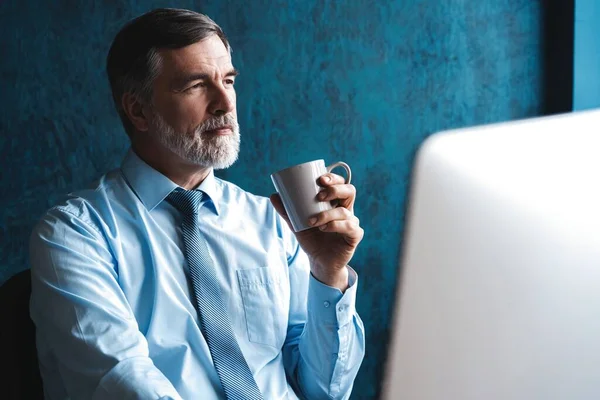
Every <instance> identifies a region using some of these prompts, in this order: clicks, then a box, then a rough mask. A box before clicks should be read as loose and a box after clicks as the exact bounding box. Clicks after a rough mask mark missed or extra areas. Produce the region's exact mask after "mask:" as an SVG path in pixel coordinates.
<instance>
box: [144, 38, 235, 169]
mask: <svg viewBox="0 0 600 400" xmlns="http://www.w3.org/2000/svg"><path fill="white" fill-rule="evenodd" d="M159 55H160V56H161V68H160V73H159V75H158V76H157V77H156V79H155V81H154V85H153V98H152V105H151V107H150V109H149V110H148V113H149V114H150V115H149V116H148V132H147V133H148V134H149V135H152V137H153V138H154V139H155V141H156V142H157V143H158V145H160V146H163V147H166V148H167V149H169V150H170V151H171V152H173V153H175V154H176V155H177V156H179V157H180V158H181V159H182V160H184V161H186V162H188V163H191V164H195V165H198V166H202V167H212V168H215V169H221V168H227V167H229V166H230V165H232V164H233V163H234V162H235V161H236V160H237V156H238V152H239V147H240V133H239V126H238V123H237V114H236V109H235V101H236V97H235V89H234V87H233V86H234V82H235V77H236V74H237V73H236V71H235V69H234V68H233V65H232V63H231V56H230V55H229V51H227V48H226V47H225V45H224V44H223V42H222V41H221V39H220V38H219V37H218V36H216V35H213V36H211V37H209V38H207V39H205V40H203V41H201V42H198V43H195V44H192V45H190V46H187V47H184V48H181V49H175V50H161V51H160V52H159Z"/></svg>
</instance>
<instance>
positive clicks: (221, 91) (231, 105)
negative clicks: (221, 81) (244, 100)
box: [208, 87, 235, 116]
mask: <svg viewBox="0 0 600 400" xmlns="http://www.w3.org/2000/svg"><path fill="white" fill-rule="evenodd" d="M231 90H233V89H231ZM234 99H235V94H232V93H229V91H228V90H227V89H225V88H224V87H215V88H214V89H213V99H212V102H211V103H210V106H209V110H208V111H209V112H210V113H211V114H213V115H215V116H221V115H225V114H229V113H230V112H232V111H233V110H234V109H235V100H234Z"/></svg>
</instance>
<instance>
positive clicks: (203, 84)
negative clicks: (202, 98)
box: [186, 82, 206, 90]
mask: <svg viewBox="0 0 600 400" xmlns="http://www.w3.org/2000/svg"><path fill="white" fill-rule="evenodd" d="M203 87H206V84H205V83H204V82H198V83H196V84H195V85H193V86H190V87H189V88H187V89H186V90H192V89H200V88H203Z"/></svg>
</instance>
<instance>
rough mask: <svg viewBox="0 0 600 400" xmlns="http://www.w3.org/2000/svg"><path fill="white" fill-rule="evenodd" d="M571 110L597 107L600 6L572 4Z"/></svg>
mask: <svg viewBox="0 0 600 400" xmlns="http://www.w3.org/2000/svg"><path fill="white" fill-rule="evenodd" d="M574 58H575V59H574V75H575V76H574V79H573V81H574V82H573V109H574V110H586V109H589V108H596V107H600V3H599V2H598V0H577V1H576V3H575V57H574Z"/></svg>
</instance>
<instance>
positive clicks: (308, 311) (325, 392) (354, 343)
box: [283, 240, 365, 399]
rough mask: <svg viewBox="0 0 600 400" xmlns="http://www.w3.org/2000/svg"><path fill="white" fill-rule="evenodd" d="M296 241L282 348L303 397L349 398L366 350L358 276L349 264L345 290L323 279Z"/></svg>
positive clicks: (289, 372) (289, 373) (288, 370)
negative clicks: (358, 307)
mask: <svg viewBox="0 0 600 400" xmlns="http://www.w3.org/2000/svg"><path fill="white" fill-rule="evenodd" d="M294 242H295V240H294ZM295 243H296V250H295V253H294V254H293V256H292V257H291V258H290V259H288V264H289V270H290V286H291V297H290V298H291V300H290V315H289V326H288V336H287V338H286V342H285V345H284V349H283V356H284V364H285V367H286V374H287V376H288V381H289V382H290V384H291V386H292V387H293V388H294V390H295V391H296V393H297V394H298V395H299V396H300V397H301V398H305V399H347V398H349V397H350V393H351V391H352V385H353V383H354V379H355V378H356V374H357V373H358V369H359V368H360V364H361V362H362V360H363V357H364V354H365V336H364V327H363V323H362V321H361V319H360V317H359V316H358V314H357V312H356V309H355V301H356V288H357V286H358V276H357V274H356V272H355V271H354V270H353V269H352V268H350V267H348V268H349V271H348V272H349V274H348V275H349V284H350V287H349V288H348V289H346V291H345V292H344V293H343V294H342V292H341V291H340V290H339V289H337V288H333V287H330V286H327V285H325V284H323V283H321V282H319V281H318V280H317V279H315V278H314V277H313V276H312V274H310V266H309V261H308V258H307V256H306V254H305V253H304V252H303V251H302V249H301V248H300V246H299V245H298V244H297V242H295Z"/></svg>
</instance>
